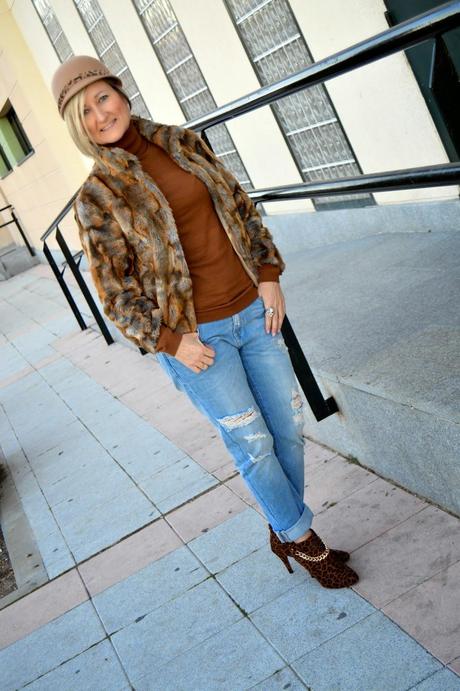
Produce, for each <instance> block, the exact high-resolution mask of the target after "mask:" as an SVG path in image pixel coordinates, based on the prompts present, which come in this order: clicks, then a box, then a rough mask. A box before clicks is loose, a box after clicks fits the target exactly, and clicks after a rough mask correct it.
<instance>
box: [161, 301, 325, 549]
mask: <svg viewBox="0 0 460 691" xmlns="http://www.w3.org/2000/svg"><path fill="white" fill-rule="evenodd" d="M198 332H199V336H200V340H201V341H202V342H203V343H205V344H206V345H209V346H211V347H212V348H213V349H214V350H215V353H216V355H215V359H214V364H213V365H211V366H210V367H209V368H208V369H207V370H202V371H201V372H199V373H198V374H196V373H195V372H193V371H192V370H191V369H190V368H189V367H186V365H183V364H182V363H181V362H180V361H179V360H177V359H176V358H175V357H173V356H172V355H168V354H167V353H158V354H157V360H158V362H159V363H160V364H161V366H162V367H163V369H164V370H165V371H166V372H167V374H168V375H169V376H170V377H171V379H172V380H173V382H174V384H175V386H176V388H178V389H179V390H181V391H184V392H185V393H186V394H187V395H188V396H189V398H190V399H191V401H192V403H193V404H194V405H195V406H196V407H197V408H198V409H199V410H200V411H201V412H202V413H204V414H205V415H206V417H208V418H209V420H210V421H211V422H212V423H213V425H215V426H216V427H217V429H218V430H219V432H220V434H221V436H222V439H223V441H224V443H225V445H226V447H227V449H228V450H229V452H230V454H231V455H232V457H233V458H234V461H235V465H236V468H237V469H238V471H239V473H240V474H241V476H242V477H243V479H244V480H245V482H246V484H247V485H248V487H249V489H250V491H251V492H252V494H253V495H254V497H255V499H256V500H257V502H258V503H259V505H260V507H261V509H262V511H263V513H264V514H265V517H266V519H267V521H268V522H269V523H270V524H271V526H272V528H273V530H274V531H275V532H276V533H277V535H278V537H279V538H280V540H282V541H283V542H286V541H290V540H295V539H297V538H299V537H301V536H302V535H304V534H305V533H306V532H307V531H308V529H309V528H310V526H311V523H312V519H313V514H312V512H311V510H310V509H309V508H308V506H306V504H305V503H304V500H303V496H304V458H303V457H304V439H303V436H302V428H303V412H302V398H301V396H300V394H299V390H298V386H297V381H296V378H295V374H294V371H293V368H292V364H291V360H290V358H289V354H288V351H287V348H286V345H285V343H284V339H283V337H282V335H281V334H277V335H276V336H272V335H271V334H267V333H266V332H265V314H264V304H263V301H262V299H261V298H260V297H258V298H257V299H256V300H255V301H254V302H253V303H251V304H250V305H249V306H248V307H246V308H245V309H243V310H241V312H239V313H237V314H235V315H233V316H232V317H228V318H226V319H220V320H218V321H213V322H208V323H205V324H199V325H198Z"/></svg>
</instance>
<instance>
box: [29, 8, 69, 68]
mask: <svg viewBox="0 0 460 691" xmlns="http://www.w3.org/2000/svg"><path fill="white" fill-rule="evenodd" d="M32 2H33V5H34V7H35V9H36V10H37V13H38V16H39V17H40V19H41V22H42V24H43V26H44V28H45V31H46V33H47V34H48V36H49V39H50V41H51V43H52V44H53V46H54V49H55V51H56V53H57V54H58V58H59V60H60V61H61V62H65V60H67V59H68V58H70V57H71V56H72V55H73V52H72V48H71V47H70V44H69V42H68V40H67V38H66V37H65V34H64V32H63V31H62V28H61V25H60V24H59V22H58V19H57V17H56V14H55V12H54V10H53V8H52V7H51V6H50V4H49V2H48V0H32Z"/></svg>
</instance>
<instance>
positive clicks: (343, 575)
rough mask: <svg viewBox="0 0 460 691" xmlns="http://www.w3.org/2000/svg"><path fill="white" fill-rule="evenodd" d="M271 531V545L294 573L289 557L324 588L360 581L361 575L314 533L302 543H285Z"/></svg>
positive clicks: (347, 585)
mask: <svg viewBox="0 0 460 691" xmlns="http://www.w3.org/2000/svg"><path fill="white" fill-rule="evenodd" d="M269 528H270V546H271V549H272V552H273V553H274V554H276V556H277V557H279V559H281V561H282V562H283V564H284V565H285V566H286V568H287V569H288V571H289V573H293V571H292V567H291V565H290V564H289V560H288V557H291V558H293V559H295V560H296V561H297V562H298V563H299V564H301V565H302V566H303V567H304V568H305V569H306V570H307V571H308V573H309V574H310V576H312V577H313V578H316V580H317V581H318V582H319V583H320V584H321V585H322V586H323V587H324V588H349V587H350V586H352V585H354V584H355V583H357V582H358V581H359V576H358V574H357V573H356V572H355V571H353V569H351V568H350V567H349V566H347V565H346V564H345V563H344V561H343V560H342V559H340V558H338V557H337V556H336V555H335V554H334V550H331V549H329V548H328V547H326V545H325V544H324V542H323V541H322V540H321V538H320V537H319V536H318V535H317V534H316V533H315V531H314V530H312V531H311V532H312V535H311V536H310V537H309V538H307V539H306V540H303V541H302V542H281V540H279V538H278V536H277V535H276V533H275V532H274V531H273V529H272V527H271V526H269Z"/></svg>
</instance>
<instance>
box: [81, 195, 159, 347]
mask: <svg viewBox="0 0 460 691" xmlns="http://www.w3.org/2000/svg"><path fill="white" fill-rule="evenodd" d="M74 210H75V220H76V222H77V226H78V231H79V235H80V240H81V244H82V247H83V251H84V253H85V256H86V258H87V260H88V266H89V270H90V272H91V277H92V279H93V282H94V285H95V287H96V291H97V294H98V295H99V299H100V301H101V304H102V308H103V311H104V314H105V315H106V316H107V317H108V318H109V319H110V320H111V321H113V322H114V323H115V325H116V326H117V328H118V329H119V330H120V331H121V333H122V334H123V335H124V336H125V337H126V338H127V339H128V340H130V341H132V342H133V343H135V344H136V345H137V346H138V347H142V348H143V349H144V350H146V351H148V352H150V353H155V352H156V350H157V344H158V338H159V336H160V330H161V318H162V314H161V310H160V309H159V307H158V304H157V303H156V300H155V298H154V296H147V295H144V294H143V293H142V288H141V285H140V282H139V280H138V278H137V276H136V273H135V271H134V264H135V262H134V257H133V252H132V250H131V249H130V247H129V246H128V244H127V242H126V240H125V238H124V236H123V233H122V231H121V228H120V226H119V224H118V223H117V221H116V220H115V219H114V218H113V216H112V215H111V214H110V213H108V212H107V211H106V210H105V209H103V208H102V205H99V204H97V203H95V202H94V201H92V200H90V199H89V198H85V199H84V202H83V201H82V199H81V198H80V195H79V196H78V197H77V199H76V201H75V205H74Z"/></svg>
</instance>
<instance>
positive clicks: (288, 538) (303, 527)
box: [275, 506, 313, 542]
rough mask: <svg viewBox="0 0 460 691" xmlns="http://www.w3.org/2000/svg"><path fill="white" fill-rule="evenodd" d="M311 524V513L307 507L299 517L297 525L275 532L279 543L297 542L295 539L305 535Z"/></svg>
mask: <svg viewBox="0 0 460 691" xmlns="http://www.w3.org/2000/svg"><path fill="white" fill-rule="evenodd" d="M312 522H313V512H312V511H311V509H309V508H308V506H305V507H304V510H303V512H302V515H301V517H300V518H299V520H298V521H297V523H294V525H293V526H292V528H289V529H288V530H276V531H275V532H276V534H277V535H278V537H279V539H280V540H281V542H293V541H294V540H297V538H299V537H302V535H305V533H307V532H308V531H309V530H310V528H311V524H312Z"/></svg>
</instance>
